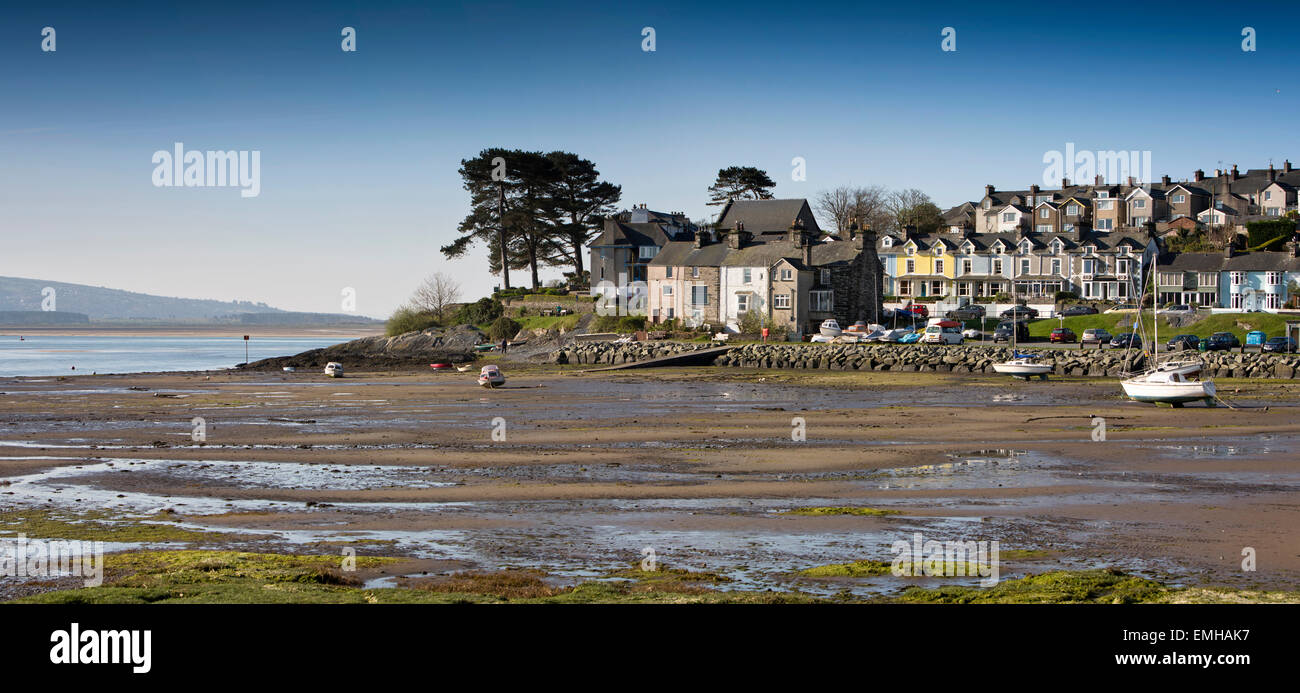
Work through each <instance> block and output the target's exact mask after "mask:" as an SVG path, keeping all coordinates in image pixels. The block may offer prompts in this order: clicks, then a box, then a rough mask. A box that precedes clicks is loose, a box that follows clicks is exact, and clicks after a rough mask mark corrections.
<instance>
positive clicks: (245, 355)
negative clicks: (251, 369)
mask: <svg viewBox="0 0 1300 693" xmlns="http://www.w3.org/2000/svg"><path fill="white" fill-rule="evenodd" d="M244 365H248V335H244Z"/></svg>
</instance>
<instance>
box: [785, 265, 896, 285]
mask: <svg viewBox="0 0 1300 693" xmlns="http://www.w3.org/2000/svg"><path fill="white" fill-rule="evenodd" d="M880 264H881V265H884V264H885V263H884V261H883V260H882V261H881V263H880ZM793 277H794V270H791V269H783V270H781V281H783V282H788V281H790V280H791V279H792V278H793Z"/></svg>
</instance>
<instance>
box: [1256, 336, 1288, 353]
mask: <svg viewBox="0 0 1300 693" xmlns="http://www.w3.org/2000/svg"><path fill="white" fill-rule="evenodd" d="M1261 348H1262V350H1263V351H1275V352H1279V353H1283V354H1294V353H1295V352H1296V342H1295V340H1294V339H1291V338H1290V337H1270V338H1269V340H1268V341H1267V342H1264V346H1263V347H1261Z"/></svg>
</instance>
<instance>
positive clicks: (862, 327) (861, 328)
mask: <svg viewBox="0 0 1300 693" xmlns="http://www.w3.org/2000/svg"><path fill="white" fill-rule="evenodd" d="M871 327H872V326H869V325H867V321H866V320H859V321H857V322H855V323H853V325H852V326H850V327H846V328H844V333H845V334H850V333H852V334H858V335H866V334H871V333H872V332H873V330H872V329H871Z"/></svg>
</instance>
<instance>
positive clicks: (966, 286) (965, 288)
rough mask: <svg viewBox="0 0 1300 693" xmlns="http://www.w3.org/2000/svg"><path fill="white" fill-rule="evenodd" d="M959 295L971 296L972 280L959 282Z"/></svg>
mask: <svg viewBox="0 0 1300 693" xmlns="http://www.w3.org/2000/svg"><path fill="white" fill-rule="evenodd" d="M957 295H958V296H970V282H957Z"/></svg>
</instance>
